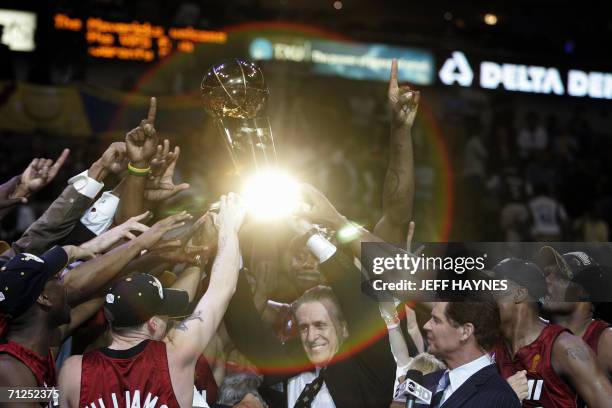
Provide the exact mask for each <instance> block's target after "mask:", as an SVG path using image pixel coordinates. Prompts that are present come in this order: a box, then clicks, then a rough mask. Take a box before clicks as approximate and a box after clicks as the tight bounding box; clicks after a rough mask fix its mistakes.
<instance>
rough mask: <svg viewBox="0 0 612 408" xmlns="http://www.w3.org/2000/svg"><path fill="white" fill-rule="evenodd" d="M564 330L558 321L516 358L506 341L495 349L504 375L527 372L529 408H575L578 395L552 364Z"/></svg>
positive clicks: (518, 353) (498, 365) (494, 355)
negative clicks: (558, 337) (552, 358)
mask: <svg viewBox="0 0 612 408" xmlns="http://www.w3.org/2000/svg"><path fill="white" fill-rule="evenodd" d="M563 332H568V333H570V331H569V330H567V329H566V328H564V327H561V326H559V325H556V324H550V325H547V326H546V327H545V328H544V329H543V330H542V332H541V333H540V335H539V336H538V338H537V339H535V341H533V342H532V343H531V344H528V345H526V346H524V347H521V348H520V349H519V350H518V352H517V353H516V355H515V356H514V358H513V357H512V356H510V352H509V351H508V349H507V347H506V346H505V344H504V343H503V342H499V343H498V344H497V345H496V346H495V347H494V348H493V350H492V353H493V357H494V359H495V362H496V363H497V367H498V368H499V371H500V373H501V375H502V376H503V377H504V378H508V377H510V376H512V375H513V374H515V373H516V372H518V371H521V370H526V371H527V381H528V384H529V393H528V395H527V398H525V399H524V400H523V407H525V408H538V407H543V408H553V407H554V408H574V407H576V406H577V402H576V400H577V395H576V393H575V392H574V391H573V390H572V389H571V388H570V386H569V385H567V384H566V383H565V381H563V380H562V379H561V378H560V377H559V376H558V375H557V373H556V372H555V370H554V369H553V367H552V364H551V355H552V349H553V343H554V342H555V340H556V338H557V336H559V334H561V333H563Z"/></svg>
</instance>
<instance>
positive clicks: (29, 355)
mask: <svg viewBox="0 0 612 408" xmlns="http://www.w3.org/2000/svg"><path fill="white" fill-rule="evenodd" d="M0 353H4V354H8V355H10V356H13V357H15V358H16V359H17V360H19V361H21V362H22V363H23V364H24V365H25V366H27V367H28V368H29V369H30V371H32V374H34V377H35V378H36V383H37V384H38V386H39V387H55V385H56V384H57V375H56V371H55V361H54V360H53V356H52V355H51V352H49V354H47V355H46V356H43V355H40V354H38V353H37V352H35V351H32V350H30V349H27V348H25V347H23V346H22V345H20V344H18V343H15V342H14V341H11V340H9V341H6V340H1V342H0Z"/></svg>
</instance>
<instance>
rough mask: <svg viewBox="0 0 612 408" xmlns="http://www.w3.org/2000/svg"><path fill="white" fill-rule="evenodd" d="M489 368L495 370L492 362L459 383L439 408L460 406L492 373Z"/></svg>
mask: <svg viewBox="0 0 612 408" xmlns="http://www.w3.org/2000/svg"><path fill="white" fill-rule="evenodd" d="M491 369H493V370H495V366H494V365H493V364H491V365H488V366H486V367H483V368H481V369H480V370H478V371H476V372H475V373H474V374H473V375H472V376H471V377H470V378H468V379H467V381H466V382H464V383H463V384H461V387H459V388H458V389H457V390H456V391H455V392H453V393H452V394H451V396H450V398H449V399H447V400H446V401H444V404H442V405H441V406H440V408H454V407H461V406H462V405H463V403H464V402H465V401H466V400H468V399H469V398H470V397H471V396H472V395H474V393H475V392H476V391H478V387H480V386H481V385H482V384H483V383H485V382H486V381H487V380H488V379H489V377H490V376H491V374H492V373H493V371H491Z"/></svg>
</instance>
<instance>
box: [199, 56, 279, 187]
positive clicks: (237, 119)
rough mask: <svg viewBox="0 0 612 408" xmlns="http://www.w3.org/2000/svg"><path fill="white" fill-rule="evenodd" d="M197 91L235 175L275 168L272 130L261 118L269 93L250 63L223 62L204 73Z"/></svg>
mask: <svg viewBox="0 0 612 408" xmlns="http://www.w3.org/2000/svg"><path fill="white" fill-rule="evenodd" d="M200 90H201V93H202V102H203V104H204V109H205V110H206V112H207V113H208V114H209V115H211V116H212V117H213V118H214V122H215V126H216V128H217V130H218V131H219V133H220V134H221V136H222V137H223V140H224V141H225V145H226V146H227V149H228V152H229V154H230V157H231V159H232V162H233V164H234V169H235V170H236V173H237V174H239V175H240V176H243V175H244V174H245V173H252V172H256V171H258V170H259V169H261V168H268V167H270V166H275V165H276V149H275V147H274V139H273V137H272V130H271V128H270V122H269V120H268V118H267V117H266V116H263V114H264V110H265V106H266V101H267V99H268V95H269V92H268V88H267V86H266V83H265V81H264V76H263V74H262V73H261V70H260V69H259V68H258V67H257V66H256V65H255V64H254V63H252V62H249V61H244V60H241V59H235V60H230V61H225V62H223V63H221V64H218V65H214V66H213V67H211V68H210V69H209V70H208V72H206V74H205V75H204V78H203V79H202V83H201V85H200Z"/></svg>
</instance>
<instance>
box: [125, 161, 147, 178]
mask: <svg viewBox="0 0 612 408" xmlns="http://www.w3.org/2000/svg"><path fill="white" fill-rule="evenodd" d="M128 171H129V172H130V174H132V175H134V176H138V177H146V176H147V175H148V174H149V172H150V171H151V167H150V166H149V167H147V168H145V169H139V168H138V167H134V166H132V163H128Z"/></svg>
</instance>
